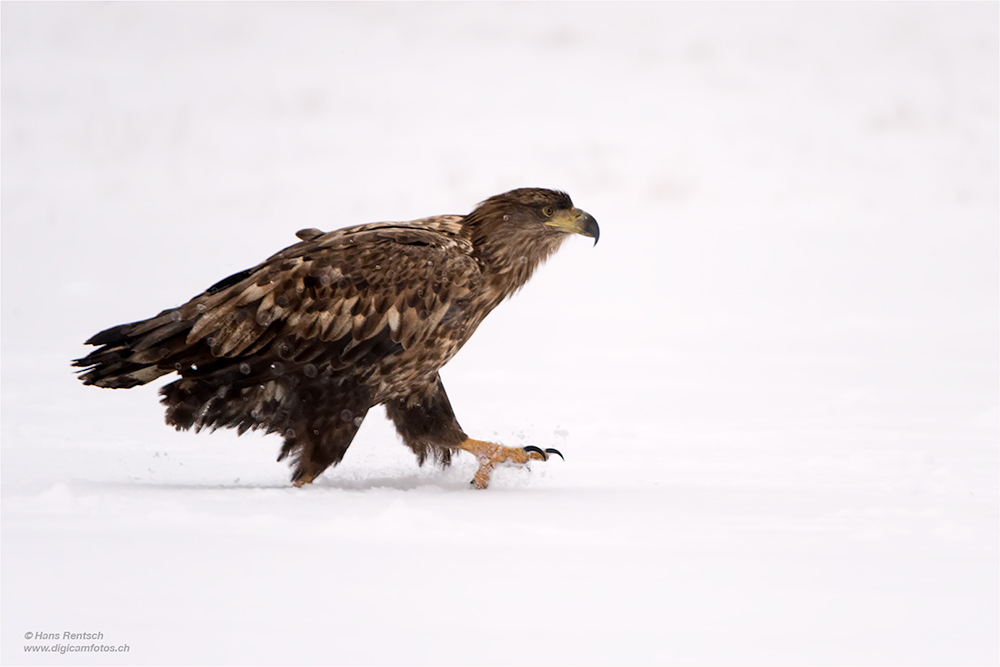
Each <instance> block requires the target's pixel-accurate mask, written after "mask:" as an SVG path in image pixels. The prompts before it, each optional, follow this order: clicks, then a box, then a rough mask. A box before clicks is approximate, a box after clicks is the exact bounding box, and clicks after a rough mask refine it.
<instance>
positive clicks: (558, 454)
mask: <svg viewBox="0 0 1000 667" xmlns="http://www.w3.org/2000/svg"><path fill="white" fill-rule="evenodd" d="M545 451H546V452H548V453H549V454H556V455H557V456H558V457H559V458H561V459H562V460H563V461H565V460H566V457H565V456H563V455H562V452H560V451H559V450H558V449H552V448H551V447H549V448H548V449H546V450H545Z"/></svg>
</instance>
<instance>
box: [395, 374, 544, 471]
mask: <svg viewBox="0 0 1000 667" xmlns="http://www.w3.org/2000/svg"><path fill="white" fill-rule="evenodd" d="M385 408H386V413H387V414H388V415H389V418H390V419H392V421H393V423H395V424H396V430H397V431H398V432H399V435H400V436H402V438H403V442H404V443H406V445H407V446H408V447H409V448H410V449H412V450H413V451H414V452H415V453H416V455H417V460H418V461H419V462H420V463H421V464H423V462H424V460H425V459H426V458H427V455H428V454H429V453H433V454H434V457H435V458H436V459H437V460H438V461H439V462H441V463H442V464H443V465H448V464H449V463H450V462H451V450H452V449H462V450H465V451H467V452H469V453H471V454H472V455H474V456H475V457H476V459H477V460H478V461H479V470H477V471H476V475H475V477H474V478H473V479H472V484H473V485H474V486H475V487H476V488H477V489H485V488H486V487H487V486H488V485H489V483H490V475H491V474H492V473H493V469H494V468H496V466H497V465H499V464H502V463H513V464H524V463H527V462H528V461H531V460H536V459H537V460H539V461H545V460H548V455H549V454H557V455H558V456H559V458H562V454H561V453H559V451H558V450H555V449H545V450H542V449H539V448H538V447H533V446H528V447H524V448H516V447H504V446H503V445H498V444H496V443H492V442H484V441H482V440H473V439H472V438H470V437H469V436H467V435H466V434H465V432H464V431H462V427H461V426H459V425H458V420H457V419H455V413H454V411H453V410H452V409H451V403H450V402H449V401H448V395H447V394H446V393H445V391H444V385H442V384H441V377H440V376H438V377H437V378H436V382H435V384H434V385H433V386H432V388H431V390H430V391H429V392H428V393H425V394H421V395H420V396H414V397H411V398H410V399H407V400H399V401H393V402H390V403H386V406H385Z"/></svg>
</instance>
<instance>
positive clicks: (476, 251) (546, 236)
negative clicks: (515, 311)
mask: <svg viewBox="0 0 1000 667" xmlns="http://www.w3.org/2000/svg"><path fill="white" fill-rule="evenodd" d="M565 239H566V235H565V234H560V233H553V232H551V231H549V230H548V229H546V228H541V229H539V230H538V231H537V233H527V232H525V231H524V230H518V229H514V230H511V229H507V228H504V227H501V226H493V227H492V228H488V227H485V226H474V227H473V228H472V238H471V240H472V246H473V256H474V257H475V258H476V259H477V260H478V261H479V265H480V267H481V270H482V272H483V277H484V278H485V279H486V286H487V289H488V290H489V292H490V293H491V296H492V297H494V298H493V299H491V301H494V303H493V304H492V305H493V306H495V305H497V304H498V303H500V301H502V300H503V299H505V298H507V297H509V296H511V295H512V294H514V293H515V292H516V291H517V290H519V289H521V287H523V286H524V284H525V283H526V282H528V279H529V278H531V275H532V274H533V273H534V272H535V269H536V268H538V266H539V265H541V264H542V262H544V261H545V260H546V259H548V257H549V256H550V255H551V254H552V253H554V252H555V251H556V250H558V249H559V246H560V245H562V242H563V241H564V240H565Z"/></svg>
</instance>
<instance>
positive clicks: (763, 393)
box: [0, 3, 1000, 665]
mask: <svg viewBox="0 0 1000 667" xmlns="http://www.w3.org/2000/svg"><path fill="white" fill-rule="evenodd" d="M998 13H1000V10H998V7H997V5H996V4H995V3H982V4H975V3H973V4H965V3H955V4H952V3H947V4H934V3H926V4H923V3H922V4H909V3H892V4H881V3H880V4H856V3H850V4H826V3H823V4H813V3H808V4H788V3H781V4H778V3H774V4H753V3H747V4H742V3H741V4H736V5H733V4H708V5H705V4H682V3H666V4H600V3H595V4H569V3H559V4H520V3H518V4H491V3H483V4H478V3H477V4H451V3H448V4H419V3H414V4H403V5H400V4H388V3H385V4H383V3H377V4H348V3H334V4H322V3H302V4H298V3H296V4H270V3H259V4H242V3H239V4H237V3H233V4H230V3H218V4H216V3H211V4H202V3H180V4H171V3H156V4H152V3H150V4H145V3H136V4H131V3H129V4H125V3H110V4H92V3H86V4H82V3H81V4H56V3H39V4H35V3H5V4H4V5H3V8H2V113H3V117H2V158H3V168H4V169H3V179H2V218H3V221H2V224H3V228H2V232H3V233H2V242H3V246H2V260H3V261H2V315H3V329H2V500H3V503H2V538H3V541H2V557H3V559H2V577H3V587H2V611H3V628H2V635H0V637H2V645H3V646H2V650H0V659H2V661H3V662H4V663H5V664H28V665H46V664H52V665H63V664H280V665H286V664H427V665H451V664H484V665H485V664H583V665H590V664H593V665H611V664H614V665H618V664H746V665H787V664H814V665H821V664H886V665H899V664H907V665H918V664H920V665H936V664H968V665H973V664H997V663H998V662H1000V654H998V639H1000V633H998V627H1000V618H998V615H1000V614H998V609H1000V605H998V603H1000V594H998V591H1000V585H998V584H1000V581H998V579H1000V577H998V566H997V563H998V560H1000V559H998V556H1000V530H998V508H1000V490H998V475H997V470H998V463H1000V460H998V459H1000V455H998V454H1000V448H998V435H1000V395H998V394H1000V354H998V346H997V340H998V338H1000V317H998V307H997V306H998V303H1000V280H998V278H1000V257H998V247H1000V225H998V224H997V223H998V219H1000V216H998V202H1000V196H998V195H1000V193H998V183H1000V180H998V175H1000V166H998V151H997V146H998V127H1000V124H998V108H1000V75H998V72H1000V67H998V53H1000V44H998V27H997V26H998V25H1000V22H998V18H1000V17H998ZM529 185H530V186H545V187H555V188H560V189H565V190H566V191H568V192H569V193H570V194H571V195H572V196H573V198H574V201H575V203H576V204H577V205H578V206H580V207H581V208H583V209H585V210H587V211H589V212H590V213H592V214H593V215H594V216H595V217H596V218H597V220H598V221H599V222H600V224H601V231H602V235H601V241H600V244H598V245H597V247H596V248H594V247H591V245H590V243H589V242H588V241H587V240H586V239H582V238H579V239H577V238H574V239H570V240H569V241H568V242H567V243H566V245H565V246H564V247H563V249H562V250H561V251H560V253H559V254H558V255H557V256H556V257H554V258H553V259H552V260H551V261H550V262H549V263H548V264H547V265H546V266H545V267H543V269H542V270H541V271H540V272H539V273H538V274H537V275H536V276H535V278H533V279H532V281H531V282H530V283H529V284H528V285H527V287H526V288H525V289H524V290H523V291H522V292H521V293H520V294H518V295H516V296H515V297H514V298H513V299H512V300H511V301H509V302H508V303H506V304H504V305H502V306H501V307H500V308H498V309H497V311H495V312H494V313H493V314H492V315H491V316H490V317H489V318H488V319H487V320H486V322H485V323H484V324H483V326H482V327H481V328H480V330H479V331H478V332H477V334H476V336H475V337H474V338H473V339H472V341H471V342H470V343H469V344H468V345H467V346H466V347H465V349H463V350H462V352H461V353H459V355H458V356H457V357H456V358H455V359H454V360H453V361H452V362H451V363H450V364H449V365H448V366H447V367H446V368H445V369H444V371H443V373H442V375H443V378H444V381H445V384H446V386H447V388H448V391H449V395H450V396H451V398H452V401H453V404H454V406H455V409H456V412H457V414H458V417H459V419H460V421H461V423H462V425H463V427H464V428H465V429H466V430H467V431H468V432H469V433H471V434H473V435H474V436H475V437H480V438H494V439H498V440H499V441H502V442H504V443H506V444H508V445H517V446H522V445H525V444H535V445H538V446H542V447H557V448H559V449H560V450H562V452H563V453H564V454H565V455H566V461H565V462H563V461H559V460H555V461H550V462H548V463H544V464H532V466H531V469H530V470H525V469H505V470H502V471H500V472H498V473H497V475H496V477H495V479H494V483H493V484H492V486H491V488H490V489H489V490H487V491H485V492H476V491H474V490H471V489H470V488H469V486H468V482H469V480H470V479H471V477H472V474H473V472H474V468H475V466H474V463H473V461H471V460H468V459H466V458H463V459H462V460H460V461H459V462H458V464H456V465H454V466H453V467H452V468H451V469H449V470H447V471H444V472H442V471H440V470H437V469H434V468H419V467H417V465H416V463H415V460H414V457H413V456H412V454H411V453H410V452H409V451H408V450H407V449H406V448H405V447H403V446H401V445H400V444H399V443H398V440H397V438H396V436H395V434H394V432H393V430H392V428H391V425H390V424H389V423H388V422H387V421H386V420H385V419H384V418H383V412H382V410H381V409H375V410H373V411H372V412H371V413H370V414H369V417H368V419H367V420H366V422H365V424H364V426H363V427H362V429H361V431H360V433H359V435H358V437H357V438H356V440H355V441H354V444H353V445H352V446H351V449H350V451H349V452H348V455H347V457H346V458H345V460H344V462H343V463H342V464H341V465H340V466H339V467H337V468H335V469H333V470H330V471H328V472H327V473H326V474H325V475H324V476H323V477H321V478H320V479H319V480H318V481H317V482H316V483H315V484H313V485H312V486H311V487H309V488H306V489H294V488H291V487H289V485H288V474H289V473H288V470H287V468H286V467H285V466H284V464H278V463H275V462H274V457H275V456H276V454H277V451H278V447H279V444H280V443H279V440H278V439H277V438H275V437H273V436H272V437H263V436H260V435H255V434H248V435H245V436H243V437H240V438H237V437H236V435H235V433H232V432H228V431H226V432H223V431H220V432H216V433H214V434H211V435H208V434H204V433H203V434H199V435H195V434H191V433H176V432H174V431H172V430H171V429H169V428H166V427H165V426H164V425H163V423H162V419H163V417H162V407H161V406H160V405H159V404H158V402H157V395H156V391H157V387H155V386H150V387H142V388H137V389H133V390H130V391H114V392H112V391H102V390H98V389H95V388H92V387H83V386H82V385H80V383H79V382H77V381H76V380H75V378H74V376H73V374H72V373H71V372H70V368H69V360H70V359H73V358H76V357H79V356H82V355H83V354H84V353H85V352H86V348H85V347H84V346H83V345H82V341H83V340H85V339H86V338H87V337H89V336H90V335H92V334H93V333H95V332H97V331H99V330H101V329H103V328H106V327H108V326H111V325H114V324H118V323H121V322H127V321H132V320H135V319H140V318H144V317H148V316H150V315H152V314H155V313H156V312H158V311H159V310H160V309H162V308H166V307H169V306H174V305H177V304H179V303H181V302H183V301H184V300H186V299H187V298H189V297H190V296H192V295H194V294H195V293H197V292H198V291H200V290H202V289H204V288H205V287H206V286H208V285H210V284H212V283H214V282H215V281H217V280H219V279H220V278H222V277H224V276H226V275H228V274H229V273H232V272H235V271H238V270H240V269H244V268H246V267H247V266H250V265H252V264H254V263H256V262H257V261H259V260H261V259H263V258H264V257H266V256H268V255H269V254H271V253H273V252H274V251H276V250H277V249H279V248H281V247H284V246H285V245H289V244H290V243H292V242H293V241H294V240H295V239H294V237H293V233H294V232H295V231H296V230H298V229H302V228H307V227H317V228H320V229H333V228H336V227H339V226H343V225H347V224H353V223H359V222H368V221H378V220H386V219H412V218H416V217H421V216H424V215H428V214H434V213H462V212H465V211H468V210H469V209H470V207H471V206H472V205H474V204H475V203H476V202H478V201H480V200H482V199H484V198H486V197H488V196H490V195H492V194H495V193H498V192H501V191H504V190H506V189H510V188H513V187H520V186H529ZM28 632H56V633H62V632H101V633H103V637H104V639H103V640H102V641H101V642H99V643H102V644H109V645H116V646H117V645H122V644H127V645H128V646H129V652H128V653H124V654H107V653H104V654H86V653H67V654H65V655H56V654H48V655H46V654H40V653H26V652H25V646H36V645H42V644H47V643H51V642H46V641H38V640H25V639H24V636H25V633H28ZM70 643H73V642H70Z"/></svg>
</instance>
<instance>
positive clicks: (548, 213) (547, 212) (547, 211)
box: [542, 206, 555, 218]
mask: <svg viewBox="0 0 1000 667" xmlns="http://www.w3.org/2000/svg"><path fill="white" fill-rule="evenodd" d="M553 213H555V211H553V210H552V207H551V206H546V207H545V208H543V209H542V215H544V216H545V217H546V218H551V217H552V214H553Z"/></svg>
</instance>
